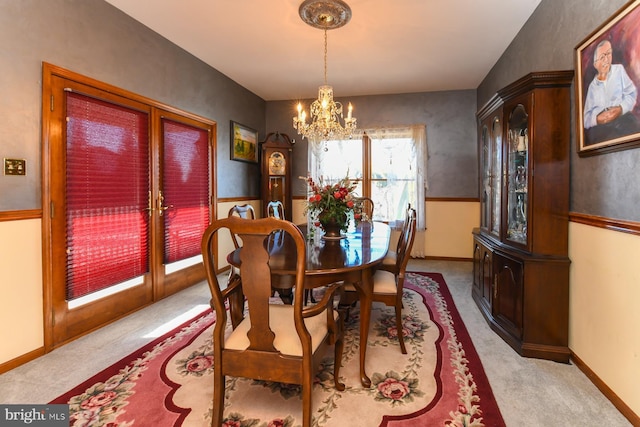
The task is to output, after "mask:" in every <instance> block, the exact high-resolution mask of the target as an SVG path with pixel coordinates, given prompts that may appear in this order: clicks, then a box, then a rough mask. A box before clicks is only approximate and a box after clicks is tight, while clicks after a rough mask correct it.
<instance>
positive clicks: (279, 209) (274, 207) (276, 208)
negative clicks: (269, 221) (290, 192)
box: [267, 200, 286, 219]
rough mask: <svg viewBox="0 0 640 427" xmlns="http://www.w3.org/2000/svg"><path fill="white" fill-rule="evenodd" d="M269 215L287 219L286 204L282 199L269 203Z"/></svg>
mask: <svg viewBox="0 0 640 427" xmlns="http://www.w3.org/2000/svg"><path fill="white" fill-rule="evenodd" d="M267 216H272V217H274V218H278V219H285V218H286V217H285V215H284V205H283V204H282V202H281V201H280V200H272V201H270V202H269V203H268V204H267Z"/></svg>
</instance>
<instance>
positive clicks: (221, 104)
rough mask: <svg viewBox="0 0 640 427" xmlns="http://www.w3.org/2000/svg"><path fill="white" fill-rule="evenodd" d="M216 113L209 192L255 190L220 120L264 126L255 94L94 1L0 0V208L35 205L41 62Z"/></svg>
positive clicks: (253, 170) (255, 179)
mask: <svg viewBox="0 0 640 427" xmlns="http://www.w3.org/2000/svg"><path fill="white" fill-rule="evenodd" d="M43 61H45V62H49V63H51V64H54V65H57V66H60V67H63V68H66V69H69V70H71V71H74V72H77V73H80V74H83V75H85V76H88V77H92V78H94V79H97V80H100V81H103V82H105V83H109V84H112V85H115V86H117V87H120V88H123V89H126V90H128V91H131V92H134V93H136V94H139V95H143V96H145V97H148V98H151V99H154V100H156V101H159V102H162V103H165V104H167V105H170V106H174V107H177V108H181V109H183V110H185V111H188V112H191V113H194V114H198V115H200V116H203V117H206V118H208V119H211V120H215V121H216V122H217V131H218V132H217V136H218V141H217V157H218V162H217V166H218V171H217V176H218V179H217V181H218V182H220V181H222V179H221V178H222V177H224V183H223V184H222V185H220V184H219V185H218V197H233V196H258V195H259V192H260V187H259V168H258V166H257V165H252V164H248V163H241V162H236V161H231V160H230V156H229V148H230V142H229V122H230V120H235V121H238V122H240V123H243V124H245V125H247V126H250V127H252V128H254V129H256V130H258V131H259V133H260V137H261V138H262V137H263V136H264V130H265V118H264V111H265V102H264V100H262V99H261V98H259V97H258V96H256V95H255V94H253V93H251V92H249V91H248V90H246V89H244V88H243V87H241V86H239V85H238V84H236V83H235V82H233V81H232V80H230V79H229V78H227V77H226V76H224V75H223V74H221V73H219V72H218V71H216V70H214V69H213V68H211V67H209V66H208V65H206V64H204V63H203V62H202V61H200V60H198V59H196V58H194V57H193V56H191V55H189V54H188V53H186V52H185V51H183V50H182V49H180V48H178V47H177V46H175V45H174V44H172V43H169V42H168V41H167V40H166V39H164V38H162V37H160V36H159V35H158V34H156V33H155V32H153V31H151V30H149V29H148V28H147V27H144V26H143V25H141V24H139V23H138V22H136V21H134V20H133V19H131V18H129V17H128V16H127V15H125V14H124V13H122V12H120V11H119V10H117V9H116V8H114V7H112V6H111V5H109V4H108V3H106V2H104V1H102V0H0V69H2V78H1V79H0V93H2V97H1V100H0V117H2V118H3V126H1V127H0V159H1V158H4V157H8V158H24V159H26V160H27V176H25V177H17V176H4V175H2V174H0V210H2V211H7V210H23V209H25V210H26V209H37V208H39V207H40V205H41V191H40V190H41V186H40V157H41V152H40V125H41V112H40V111H41V91H42V62H43Z"/></svg>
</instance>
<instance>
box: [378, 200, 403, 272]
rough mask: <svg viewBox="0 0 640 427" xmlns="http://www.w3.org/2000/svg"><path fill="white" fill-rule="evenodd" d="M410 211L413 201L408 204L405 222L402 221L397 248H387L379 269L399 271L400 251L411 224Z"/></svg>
mask: <svg viewBox="0 0 640 427" xmlns="http://www.w3.org/2000/svg"><path fill="white" fill-rule="evenodd" d="M410 212H411V203H409V204H408V205H407V210H406V212H405V216H404V222H403V223H402V228H401V229H400V235H399V236H398V243H397V245H396V249H395V251H393V250H391V248H389V250H387V254H386V255H385V257H384V258H383V259H382V263H381V264H380V265H379V266H378V269H380V270H386V271H390V272H391V273H397V271H398V268H397V260H398V253H399V252H400V250H401V246H402V245H403V244H404V243H406V241H405V238H404V236H405V234H407V228H408V226H409V214H410Z"/></svg>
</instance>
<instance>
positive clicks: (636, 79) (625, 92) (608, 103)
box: [575, 0, 640, 156]
mask: <svg viewBox="0 0 640 427" xmlns="http://www.w3.org/2000/svg"><path fill="white" fill-rule="evenodd" d="M638 5H640V0H633V1H630V2H629V3H627V4H626V5H625V6H624V7H622V8H621V9H620V10H618V11H617V12H616V13H615V14H614V15H613V16H612V17H611V18H609V19H608V20H607V21H606V22H605V23H603V24H602V25H601V26H600V27H598V28H597V29H596V30H595V31H594V32H593V33H591V34H590V35H589V36H588V37H587V38H586V39H585V40H584V41H582V42H581V43H580V44H579V45H578V46H576V48H575V51H576V57H575V66H576V85H575V87H576V102H577V108H576V114H577V117H576V127H577V133H576V136H577V137H576V141H577V145H578V147H577V148H578V154H579V155H581V156H585V155H592V154H601V153H606V152H610V151H617V150H625V149H628V148H633V147H637V146H640V102H638V101H640V100H638V89H639V88H640V61H639V60H638V57H639V55H640V8H639V7H638Z"/></svg>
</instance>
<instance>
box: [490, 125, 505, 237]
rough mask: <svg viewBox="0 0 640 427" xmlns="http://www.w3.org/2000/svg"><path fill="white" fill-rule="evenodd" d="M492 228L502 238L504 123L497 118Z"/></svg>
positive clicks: (492, 150)
mask: <svg viewBox="0 0 640 427" xmlns="http://www.w3.org/2000/svg"><path fill="white" fill-rule="evenodd" d="M490 153H491V177H490V183H491V196H492V199H491V228H490V231H491V233H492V234H494V235H496V236H498V237H499V236H500V226H501V208H502V122H501V121H500V118H499V117H498V116H495V117H494V118H493V120H492V122H491V148H490Z"/></svg>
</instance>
